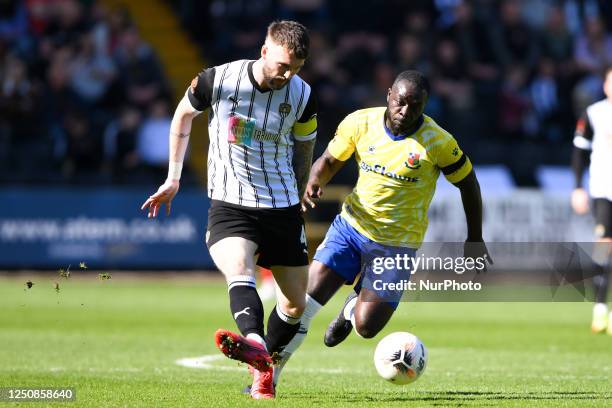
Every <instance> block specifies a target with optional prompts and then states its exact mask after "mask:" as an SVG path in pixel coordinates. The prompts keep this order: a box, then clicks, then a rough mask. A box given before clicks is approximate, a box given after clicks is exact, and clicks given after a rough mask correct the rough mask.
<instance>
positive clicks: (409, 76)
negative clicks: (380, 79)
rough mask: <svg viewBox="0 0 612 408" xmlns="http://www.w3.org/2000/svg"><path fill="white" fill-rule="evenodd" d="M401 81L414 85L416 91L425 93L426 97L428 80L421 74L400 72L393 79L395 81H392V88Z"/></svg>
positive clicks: (410, 71) (417, 72) (411, 71)
mask: <svg viewBox="0 0 612 408" xmlns="http://www.w3.org/2000/svg"><path fill="white" fill-rule="evenodd" d="M403 81H407V82H410V83H412V84H414V85H416V87H417V89H418V90H420V91H421V92H422V91H425V92H427V95H429V90H430V87H429V80H428V79H427V77H426V76H425V75H423V74H422V73H421V72H419V71H413V70H409V71H403V72H400V74H399V75H398V76H397V77H395V81H393V86H395V85H397V84H398V83H400V82H403Z"/></svg>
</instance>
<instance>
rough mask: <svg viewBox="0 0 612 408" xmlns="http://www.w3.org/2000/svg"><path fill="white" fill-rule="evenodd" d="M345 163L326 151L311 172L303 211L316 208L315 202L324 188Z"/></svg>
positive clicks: (304, 197) (304, 196)
mask: <svg viewBox="0 0 612 408" xmlns="http://www.w3.org/2000/svg"><path fill="white" fill-rule="evenodd" d="M344 163H346V161H342V160H338V159H336V158H335V157H334V156H332V154H331V153H330V152H329V150H328V149H325V152H323V154H322V155H321V157H319V158H318V159H317V161H315V162H314V164H313V165H312V169H311V170H310V177H309V178H308V184H307V185H306V191H305V193H304V195H303V199H302V210H303V211H306V210H307V209H308V206H310V207H311V208H315V207H316V203H315V201H314V200H315V199H317V198H320V197H321V196H322V195H323V187H325V186H326V185H327V183H329V180H331V178H332V177H334V175H335V174H336V173H337V172H338V170H340V169H341V168H342V166H344Z"/></svg>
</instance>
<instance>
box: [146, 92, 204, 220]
mask: <svg viewBox="0 0 612 408" xmlns="http://www.w3.org/2000/svg"><path fill="white" fill-rule="evenodd" d="M200 113H201V112H199V111H197V110H195V109H194V108H193V106H192V105H191V103H190V102H189V99H188V98H187V96H184V97H183V99H181V101H180V102H179V104H178V106H177V108H176V111H175V112H174V117H173V118H172V123H171V125H170V135H169V144H170V155H169V163H168V178H167V179H166V181H165V182H164V184H162V185H161V186H160V187H159V188H158V189H157V192H156V193H155V194H153V195H151V196H150V197H149V198H148V199H147V200H146V201H145V202H144V204H143V205H142V207H141V208H140V209H141V210H145V209H147V216H148V217H149V218H154V217H157V214H159V210H160V208H161V207H162V205H164V204H165V205H166V215H170V208H171V205H172V199H173V198H174V196H175V195H176V193H177V192H178V189H179V186H180V183H179V180H180V178H181V171H182V169H183V160H184V159H185V152H186V151H187V145H188V144H189V134H190V132H191V123H192V121H193V119H194V118H195V117H196V116H197V115H199V114H200Z"/></svg>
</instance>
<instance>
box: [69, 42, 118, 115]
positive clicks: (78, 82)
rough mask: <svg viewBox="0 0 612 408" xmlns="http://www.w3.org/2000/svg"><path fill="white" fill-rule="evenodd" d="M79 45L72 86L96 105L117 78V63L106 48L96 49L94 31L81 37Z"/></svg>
mask: <svg viewBox="0 0 612 408" xmlns="http://www.w3.org/2000/svg"><path fill="white" fill-rule="evenodd" d="M79 46H80V47H79V48H80V49H79V51H78V53H77V55H76V57H75V59H74V61H73V63H72V88H73V89H74V91H75V92H76V93H77V94H78V95H79V97H80V98H81V99H82V100H84V101H85V102H87V103H88V104H89V105H90V106H92V107H94V106H96V105H97V104H98V103H99V102H100V101H101V100H102V98H104V96H105V95H106V93H107V92H108V90H109V88H110V85H111V83H112V81H113V80H114V78H115V74H116V70H115V65H114V63H113V60H112V59H111V58H110V57H109V56H108V55H107V54H106V53H105V50H98V49H96V47H95V43H94V33H93V32H92V33H89V34H87V35H84V36H83V37H81V41H80V44H79Z"/></svg>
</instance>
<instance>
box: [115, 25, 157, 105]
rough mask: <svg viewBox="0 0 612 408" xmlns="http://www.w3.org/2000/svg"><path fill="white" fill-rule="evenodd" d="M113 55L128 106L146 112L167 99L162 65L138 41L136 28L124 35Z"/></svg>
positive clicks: (149, 48)
mask: <svg viewBox="0 0 612 408" xmlns="http://www.w3.org/2000/svg"><path fill="white" fill-rule="evenodd" d="M115 55H116V61H117V66H118V68H119V73H120V75H121V82H122V86H123V89H125V93H126V98H127V101H128V102H129V103H132V104H134V105H136V106H138V107H140V108H141V109H146V107H147V106H148V105H149V104H151V103H152V102H153V101H154V100H156V99H157V98H160V97H162V98H167V97H169V94H168V88H167V85H166V83H165V78H164V74H163V70H162V68H161V65H160V64H159V61H158V60H157V57H156V56H155V53H154V52H153V50H152V49H151V47H150V46H149V45H147V44H146V43H145V42H144V41H143V40H142V39H141V38H140V34H138V30H137V29H136V27H134V26H131V27H129V28H127V29H126V30H125V31H124V32H123V34H122V36H121V41H120V45H119V46H118V47H117V50H116V53H115Z"/></svg>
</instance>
